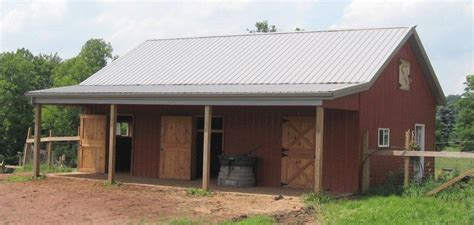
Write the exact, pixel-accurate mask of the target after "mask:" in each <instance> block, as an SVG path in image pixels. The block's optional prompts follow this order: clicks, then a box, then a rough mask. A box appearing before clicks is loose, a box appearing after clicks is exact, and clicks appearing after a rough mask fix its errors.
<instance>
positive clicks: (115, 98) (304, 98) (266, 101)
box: [26, 92, 334, 106]
mask: <svg viewBox="0 0 474 225" xmlns="http://www.w3.org/2000/svg"><path fill="white" fill-rule="evenodd" d="M26 96H29V97H31V98H32V103H33V104H52V105H65V104H67V105H85V104H131V105H267V106H271V105H275V106H277V105H288V106H290V105H295V106H296V105H307V106H310V105H313V106H317V105H321V104H322V101H323V100H327V99H333V98H334V95H333V93H331V92H323V93H291V94H289V93H284V94H283V93H267V94H208V93H206V94H198V93H193V94H189V93H186V94H133V95H131V94H124V93H120V94H110V93H108V94H104V93H100V94H97V93H96V94H64V93H62V94H57V93H49V94H44V93H42V94H38V93H34V94H33V93H31V92H30V93H27V94H26Z"/></svg>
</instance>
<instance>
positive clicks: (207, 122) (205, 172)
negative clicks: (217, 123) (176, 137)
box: [202, 105, 212, 191]
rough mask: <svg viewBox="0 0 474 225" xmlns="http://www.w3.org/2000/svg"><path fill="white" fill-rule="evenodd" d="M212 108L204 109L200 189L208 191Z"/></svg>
mask: <svg viewBox="0 0 474 225" xmlns="http://www.w3.org/2000/svg"><path fill="white" fill-rule="evenodd" d="M211 122H212V106H209V105H206V106H205V108H204V140H203V147H202V149H203V154H202V156H203V157H202V189H203V190H205V191H207V190H209V176H210V174H209V173H210V168H211V129H212V127H211V126H212V124H211Z"/></svg>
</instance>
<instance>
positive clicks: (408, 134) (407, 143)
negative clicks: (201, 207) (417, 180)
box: [403, 130, 411, 187]
mask: <svg viewBox="0 0 474 225" xmlns="http://www.w3.org/2000/svg"><path fill="white" fill-rule="evenodd" d="M410 141H411V131H410V130H407V131H406V132H405V151H409V150H410ZM404 160H405V168H404V173H403V186H404V187H408V185H409V184H410V157H409V156H405V157H404Z"/></svg>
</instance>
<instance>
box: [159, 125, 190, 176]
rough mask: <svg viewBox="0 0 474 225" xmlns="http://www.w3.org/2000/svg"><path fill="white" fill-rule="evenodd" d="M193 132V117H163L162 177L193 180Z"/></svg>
mask: <svg viewBox="0 0 474 225" xmlns="http://www.w3.org/2000/svg"><path fill="white" fill-rule="evenodd" d="M192 133H193V119H192V117H189V116H163V117H161V149H160V178H164V179H177V180H191V178H192V171H191V166H192V165H191V161H192Z"/></svg>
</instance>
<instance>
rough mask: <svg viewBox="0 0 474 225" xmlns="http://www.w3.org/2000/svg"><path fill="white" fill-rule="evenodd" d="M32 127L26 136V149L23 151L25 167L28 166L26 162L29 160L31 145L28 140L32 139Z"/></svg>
mask: <svg viewBox="0 0 474 225" xmlns="http://www.w3.org/2000/svg"><path fill="white" fill-rule="evenodd" d="M31 138H32V137H31V127H28V133H27V134H26V141H25V147H24V149H23V163H22V164H23V166H25V165H26V163H27V162H26V161H27V160H28V151H29V149H30V146H31V145H30V144H29V143H28V139H31Z"/></svg>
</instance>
